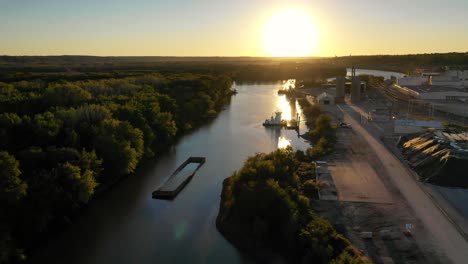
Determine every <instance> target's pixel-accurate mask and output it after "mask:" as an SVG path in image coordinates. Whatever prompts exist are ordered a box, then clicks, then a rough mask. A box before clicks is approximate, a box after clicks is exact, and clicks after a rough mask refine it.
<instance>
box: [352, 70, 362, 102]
mask: <svg viewBox="0 0 468 264" xmlns="http://www.w3.org/2000/svg"><path fill="white" fill-rule="evenodd" d="M351 78H352V79H351V102H353V103H357V102H359V101H361V78H359V76H352V77H351Z"/></svg>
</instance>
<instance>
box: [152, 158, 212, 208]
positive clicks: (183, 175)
mask: <svg viewBox="0 0 468 264" xmlns="http://www.w3.org/2000/svg"><path fill="white" fill-rule="evenodd" d="M205 160H206V158H205V157H190V158H188V159H187V160H186V161H185V162H184V163H182V164H181V165H180V166H179V167H178V168H177V169H176V170H175V171H174V172H173V173H172V174H171V176H169V178H168V180H167V181H166V182H165V183H164V184H163V185H162V186H161V187H159V188H158V189H156V190H155V191H154V192H153V198H157V199H166V200H172V199H174V198H175V197H176V196H177V195H178V194H179V193H180V191H182V190H183V189H184V187H185V186H186V185H187V184H188V183H189V182H190V180H191V179H192V178H193V176H194V175H195V173H196V172H197V170H198V169H200V167H201V166H202V165H203V164H204V163H205Z"/></svg>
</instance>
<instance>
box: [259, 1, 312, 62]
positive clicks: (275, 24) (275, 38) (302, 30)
mask: <svg viewBox="0 0 468 264" xmlns="http://www.w3.org/2000/svg"><path fill="white" fill-rule="evenodd" d="M263 42H264V47H265V50H266V52H267V53H268V54H270V55H271V56H275V57H295V56H310V55H312V54H313V52H314V51H315V49H316V46H317V30H316V27H315V24H314V21H313V20H312V17H311V16H310V15H309V14H308V13H307V12H305V11H303V10H300V9H288V10H283V11H280V12H278V13H276V14H274V15H273V16H272V17H271V18H270V20H269V21H268V22H267V24H266V25H265V28H264V31H263Z"/></svg>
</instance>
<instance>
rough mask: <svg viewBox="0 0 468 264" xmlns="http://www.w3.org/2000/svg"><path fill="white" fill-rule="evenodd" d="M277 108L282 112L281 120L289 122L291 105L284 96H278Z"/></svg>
mask: <svg viewBox="0 0 468 264" xmlns="http://www.w3.org/2000/svg"><path fill="white" fill-rule="evenodd" d="M277 106H278V108H279V109H280V112H282V113H283V114H282V118H283V119H284V120H291V105H290V103H289V101H288V99H287V98H286V96H285V95H280V96H278V104H277Z"/></svg>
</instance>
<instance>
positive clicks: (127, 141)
mask: <svg viewBox="0 0 468 264" xmlns="http://www.w3.org/2000/svg"><path fill="white" fill-rule="evenodd" d="M143 145H144V142H143V133H142V132H141V131H140V130H139V129H137V128H133V126H132V125H130V123H128V122H123V121H118V120H115V119H108V120H105V121H104V122H103V123H102V125H101V126H100V127H99V130H98V135H97V137H96V139H95V142H94V147H95V149H96V152H97V154H98V156H99V157H101V158H102V159H103V160H104V172H105V173H106V174H107V175H109V174H117V175H116V176H120V175H123V174H128V173H131V172H133V171H134V170H135V168H136V166H137V165H138V162H139V161H140V159H141V157H142V155H143V150H144V148H143Z"/></svg>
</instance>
